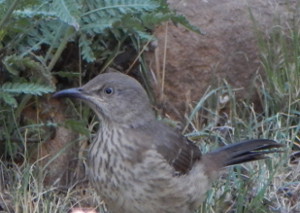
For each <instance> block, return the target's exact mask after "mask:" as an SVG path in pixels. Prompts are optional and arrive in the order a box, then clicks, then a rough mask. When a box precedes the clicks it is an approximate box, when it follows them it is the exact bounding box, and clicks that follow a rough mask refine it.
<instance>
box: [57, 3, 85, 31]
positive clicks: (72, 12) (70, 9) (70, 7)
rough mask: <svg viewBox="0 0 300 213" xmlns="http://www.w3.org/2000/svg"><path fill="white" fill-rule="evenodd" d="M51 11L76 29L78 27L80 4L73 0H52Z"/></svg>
mask: <svg viewBox="0 0 300 213" xmlns="http://www.w3.org/2000/svg"><path fill="white" fill-rule="evenodd" d="M52 7H53V11H54V12H55V13H56V14H57V17H58V18H59V19H61V20H62V21H63V22H65V23H67V24H68V25H71V26H73V27H74V28H75V29H76V30H78V29H79V21H78V20H77V19H78V17H79V15H78V14H79V9H78V8H79V7H80V5H79V4H78V3H77V2H76V1H74V0H53V2H52Z"/></svg>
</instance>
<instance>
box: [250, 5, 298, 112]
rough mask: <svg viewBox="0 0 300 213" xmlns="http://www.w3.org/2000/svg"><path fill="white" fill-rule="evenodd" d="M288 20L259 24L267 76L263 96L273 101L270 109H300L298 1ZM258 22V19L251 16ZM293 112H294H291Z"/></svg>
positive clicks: (263, 63)
mask: <svg viewBox="0 0 300 213" xmlns="http://www.w3.org/2000/svg"><path fill="white" fill-rule="evenodd" d="M293 11H294V14H293V16H292V18H291V19H289V20H284V21H283V20H281V19H280V18H278V19H276V21H274V27H272V28H271V29H270V30H269V31H268V32H262V31H261V30H260V29H258V27H256V33H257V38H258V45H259V48H260V51H261V63H262V66H263V71H264V72H265V74H266V77H267V85H266V87H265V88H264V87H262V88H263V89H262V94H263V98H264V100H265V101H266V99H269V101H271V102H272V104H271V105H270V106H271V108H270V110H271V111H270V113H275V112H277V111H284V112H287V111H289V112H292V111H294V112H299V111H300V99H299V97H300V90H299V88H300V78H299V76H300V60H299V58H300V42H299V41H300V27H299V26H300V19H299V14H300V10H299V4H298V6H297V8H293ZM252 19H253V21H254V23H255V25H257V24H256V20H255V19H254V18H253V17H252ZM292 113H293V112H292Z"/></svg>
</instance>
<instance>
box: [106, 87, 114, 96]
mask: <svg viewBox="0 0 300 213" xmlns="http://www.w3.org/2000/svg"><path fill="white" fill-rule="evenodd" d="M113 92H114V90H113V88H111V87H107V88H105V89H104V93H105V94H107V95H111V94H112V93H113Z"/></svg>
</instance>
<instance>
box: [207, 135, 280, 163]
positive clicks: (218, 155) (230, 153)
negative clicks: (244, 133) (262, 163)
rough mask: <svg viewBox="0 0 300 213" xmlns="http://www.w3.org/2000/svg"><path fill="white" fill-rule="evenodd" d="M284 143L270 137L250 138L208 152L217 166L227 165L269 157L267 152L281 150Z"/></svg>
mask: <svg viewBox="0 0 300 213" xmlns="http://www.w3.org/2000/svg"><path fill="white" fill-rule="evenodd" d="M282 146H283V145H281V144H279V143H277V142H275V141H273V140H269V139H257V140H248V141H243V142H239V143H234V144H231V145H227V146H224V147H221V148H219V149H217V150H215V151H213V152H210V153H208V154H207V157H208V158H209V160H210V161H213V162H214V163H215V166H216V167H219V168H220V167H225V166H230V165H234V164H239V163H245V162H249V161H254V160H260V159H265V158H267V155H266V154H269V153H275V152H281V150H279V149H278V148H280V147H282Z"/></svg>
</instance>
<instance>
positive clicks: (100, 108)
mask: <svg viewBox="0 0 300 213" xmlns="http://www.w3.org/2000/svg"><path fill="white" fill-rule="evenodd" d="M53 97H54V98H62V97H69V98H78V99H81V100H83V101H84V102H86V103H87V104H88V105H89V106H90V107H91V108H92V109H93V111H94V112H95V113H96V114H97V115H98V117H99V118H100V119H101V120H103V121H107V122H113V123H117V124H121V125H129V126H137V125H140V124H142V123H143V122H148V121H150V120H152V119H155V116H154V113H153V111H152V108H151V104H150V102H149V99H148V96H147V93H146V91H145V90H144V88H143V87H142V86H141V84H140V83H139V82H138V81H136V80H135V79H134V78H132V77H129V76H128V75H125V74H122V73H105V74H100V75H98V76H97V77H95V78H94V79H92V80H91V81H89V82H88V83H86V84H85V85H83V86H82V87H79V88H71V89H66V90H62V91H59V92H56V93H55V94H54V95H53Z"/></svg>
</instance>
